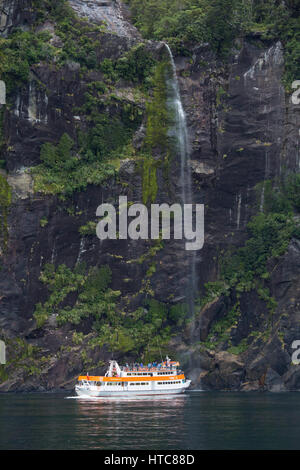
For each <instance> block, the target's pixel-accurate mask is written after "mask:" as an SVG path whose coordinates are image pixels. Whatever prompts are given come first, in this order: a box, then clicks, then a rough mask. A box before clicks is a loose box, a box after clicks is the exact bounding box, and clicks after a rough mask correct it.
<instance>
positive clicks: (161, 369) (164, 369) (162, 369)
mask: <svg viewBox="0 0 300 470" xmlns="http://www.w3.org/2000/svg"><path fill="white" fill-rule="evenodd" d="M121 371H122V372H166V373H170V372H177V373H180V372H181V370H179V369H177V367H172V366H171V367H130V366H128V367H126V366H123V367H121Z"/></svg>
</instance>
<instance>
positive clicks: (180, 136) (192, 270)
mask: <svg viewBox="0 0 300 470" xmlns="http://www.w3.org/2000/svg"><path fill="white" fill-rule="evenodd" d="M165 47H166V49H167V51H168V54H169V57H170V63H171V66H172V77H171V78H170V79H169V80H168V100H167V105H168V108H169V109H170V110H171V112H172V115H173V116H174V124H173V128H172V129H171V131H170V132H171V135H172V136H173V137H175V141H176V143H177V149H178V154H179V157H180V181H179V184H180V190H181V202H182V204H192V203H193V192H192V172H191V167H190V164H189V156H190V149H189V142H188V130H187V122H186V115H185V112H184V109H183V105H182V101H181V95H180V88H179V82H178V79H177V72H176V65H175V62H174V58H173V54H172V51H171V49H170V47H169V46H168V44H166V43H165ZM189 259H190V265H189V285H188V289H187V290H186V292H185V294H186V295H185V297H186V300H187V303H188V306H189V313H190V315H191V316H192V315H193V314H194V303H195V294H196V252H195V251H192V252H190V253H189Z"/></svg>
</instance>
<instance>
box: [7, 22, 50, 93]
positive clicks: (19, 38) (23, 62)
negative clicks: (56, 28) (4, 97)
mask: <svg viewBox="0 0 300 470" xmlns="http://www.w3.org/2000/svg"><path fill="white" fill-rule="evenodd" d="M49 39H50V36H49V33H47V32H42V33H34V32H33V31H19V30H17V31H14V32H13V33H12V34H11V35H10V36H9V38H8V39H4V38H0V77H1V79H2V80H4V81H5V83H6V87H7V93H8V95H10V94H11V92H12V91H13V90H15V89H16V88H18V87H20V86H22V85H24V83H26V82H28V80H29V72H30V67H31V66H32V65H34V64H37V63H39V62H41V61H49V60H51V59H52V58H53V57H54V48H53V47H52V46H51V45H50V43H49Z"/></svg>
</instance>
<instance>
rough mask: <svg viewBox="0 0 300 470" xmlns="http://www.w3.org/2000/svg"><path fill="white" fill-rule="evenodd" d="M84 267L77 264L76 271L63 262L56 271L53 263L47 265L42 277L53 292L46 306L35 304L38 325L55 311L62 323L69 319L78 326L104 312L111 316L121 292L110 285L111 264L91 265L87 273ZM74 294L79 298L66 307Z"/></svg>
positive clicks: (59, 321) (58, 320)
mask: <svg viewBox="0 0 300 470" xmlns="http://www.w3.org/2000/svg"><path fill="white" fill-rule="evenodd" d="M85 270H86V268H85V266H84V265H78V266H77V267H76V268H75V270H74V272H72V271H71V270H70V269H69V268H67V267H66V266H65V265H60V266H59V267H58V268H57V270H56V271H55V268H54V266H53V265H52V264H47V265H46V266H45V269H44V271H43V272H42V273H41V276H40V280H41V281H42V282H43V283H44V284H46V285H47V286H48V289H49V291H50V292H51V294H50V296H49V299H48V300H47V301H46V302H45V303H44V304H43V305H42V304H41V303H39V304H38V305H37V306H36V310H35V313H34V317H35V319H36V321H37V324H38V326H39V327H41V326H42V325H43V324H44V323H45V321H46V320H47V318H48V317H49V316H50V315H51V314H52V313H56V314H57V322H58V324H59V325H62V324H64V323H67V322H68V323H72V324H75V325H77V324H79V323H80V322H81V320H82V319H83V318H85V317H89V316H93V317H94V318H96V319H97V318H100V317H101V316H102V315H103V314H104V312H105V314H106V315H109V314H111V313H112V312H113V311H114V309H115V306H116V305H115V301H116V299H117V298H118V297H119V295H120V292H117V291H113V290H111V289H109V288H108V286H109V284H110V281H111V271H110V269H109V267H108V266H102V267H101V268H90V269H89V271H88V273H87V274H86V273H85ZM71 293H75V295H76V298H77V300H76V302H75V304H74V306H73V307H69V306H65V307H63V306H62V305H63V304H64V302H65V301H67V299H68V296H69V294H71Z"/></svg>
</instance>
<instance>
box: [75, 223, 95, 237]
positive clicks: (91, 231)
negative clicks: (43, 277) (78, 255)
mask: <svg viewBox="0 0 300 470" xmlns="http://www.w3.org/2000/svg"><path fill="white" fill-rule="evenodd" d="M96 227H97V222H94V221H93V220H90V221H89V222H87V223H86V224H85V225H82V226H81V227H80V228H79V233H80V235H82V236H86V235H94V236H96Z"/></svg>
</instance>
